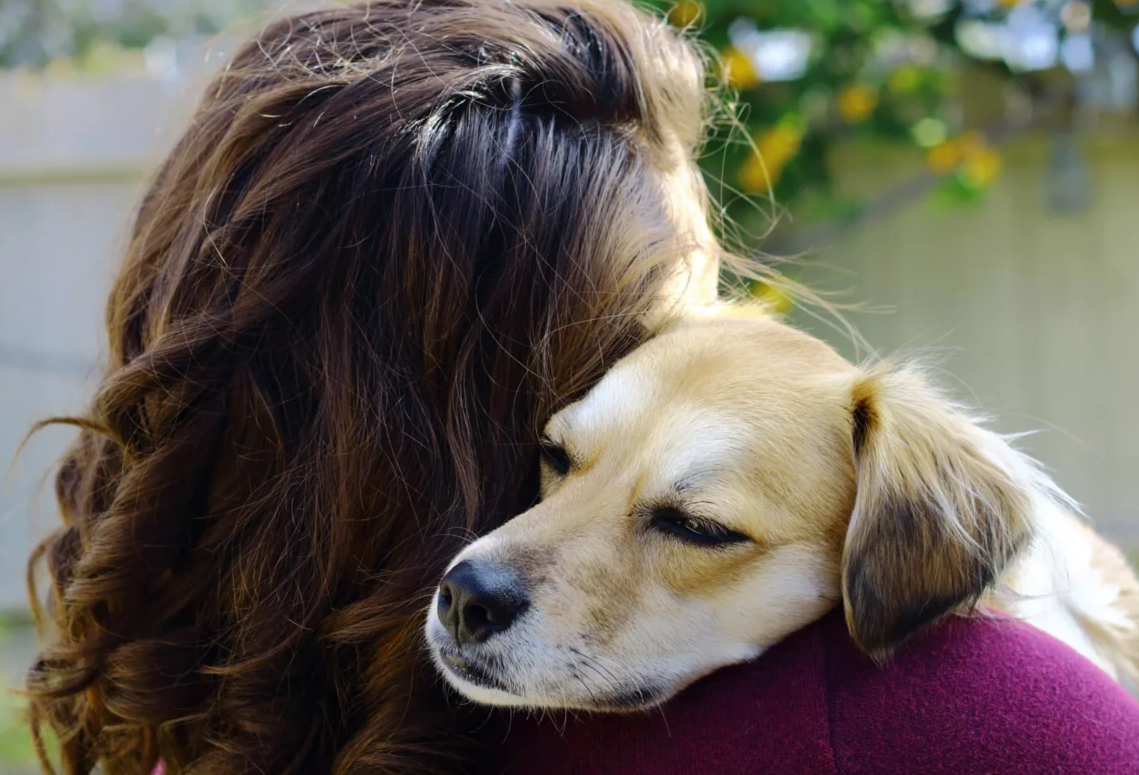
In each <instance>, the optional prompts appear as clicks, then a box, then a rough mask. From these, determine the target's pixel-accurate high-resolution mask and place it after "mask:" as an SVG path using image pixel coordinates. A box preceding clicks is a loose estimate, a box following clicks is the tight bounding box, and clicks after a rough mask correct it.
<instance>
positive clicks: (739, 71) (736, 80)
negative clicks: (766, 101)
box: [720, 46, 759, 91]
mask: <svg viewBox="0 0 1139 775" xmlns="http://www.w3.org/2000/svg"><path fill="white" fill-rule="evenodd" d="M720 66H721V67H722V68H723V76H724V80H725V81H726V82H727V83H728V85H729V86H731V87H732V88H733V89H738V90H739V91H747V90H748V89H751V88H753V87H755V86H757V85H758V84H759V73H758V72H756V69H755V65H754V64H752V61H751V59H749V58H748V56H747V54H745V53H744V52H742V51H740V50H739V49H738V48H736V47H735V46H728V47H727V48H726V49H724V51H723V53H722V55H721V57H720Z"/></svg>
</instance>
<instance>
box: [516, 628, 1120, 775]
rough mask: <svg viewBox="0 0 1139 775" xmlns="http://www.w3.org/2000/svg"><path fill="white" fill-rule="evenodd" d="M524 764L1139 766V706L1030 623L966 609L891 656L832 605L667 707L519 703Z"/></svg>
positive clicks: (628, 771) (727, 769)
mask: <svg viewBox="0 0 1139 775" xmlns="http://www.w3.org/2000/svg"><path fill="white" fill-rule="evenodd" d="M504 750H505V752H506V755H507V761H508V762H510V763H511V764H510V766H509V767H508V769H507V771H508V772H511V773H516V774H517V775H532V774H533V773H541V774H542V775H562V774H565V775H569V774H570V773H574V774H575V775H576V774H578V773H591V774H592V773H596V774H597V775H608V774H609V773H612V775H638V774H640V773H652V774H653V775H668V774H669V773H677V774H678V775H679V774H680V773H683V774H684V775H701V774H702V773H706V774H707V775H713V773H714V774H715V775H744V773H747V775H824V774H825V775H848V773H865V774H866V775H927V774H928V775H982V774H984V775H990V774H991V775H1045V774H1047V775H1058V774H1061V773H1062V774H1063V775H1069V774H1072V775H1139V703H1136V701H1135V700H1134V699H1132V698H1131V697H1130V695H1128V694H1127V693H1126V692H1124V691H1123V690H1122V689H1121V688H1119V687H1118V686H1117V685H1116V684H1115V683H1113V682H1112V681H1111V680H1110V679H1109V678H1107V676H1105V675H1104V674H1103V673H1101V672H1100V671H1099V669H1098V668H1096V667H1095V666H1093V665H1092V664H1090V663H1089V662H1086V661H1085V660H1084V659H1082V658H1081V657H1080V656H1078V655H1077V654H1076V653H1075V652H1074V651H1072V650H1070V649H1069V648H1068V647H1067V646H1065V645H1063V644H1062V643H1060V642H1059V641H1056V640H1054V639H1053V638H1051V637H1049V636H1048V635H1045V634H1044V633H1043V632H1040V631H1039V630H1036V629H1034V628H1032V627H1029V626H1027V625H1024V624H1020V623H1017V622H1012V621H1007V620H1002V621H991V620H972V621H966V620H955V621H951V622H947V623H945V624H943V625H941V626H939V627H936V628H934V629H932V630H930V631H929V632H927V633H925V634H924V635H922V636H920V637H918V638H917V639H915V640H914V641H911V642H909V643H908V644H906V646H904V647H903V648H902V649H901V651H900V652H899V653H898V654H897V656H896V657H894V658H893V659H892V660H890V661H889V662H887V663H886V664H884V665H876V664H874V663H873V662H871V661H869V660H868V659H866V658H865V657H864V656H862V655H861V654H860V653H859V652H858V651H857V650H856V649H855V647H854V645H853V643H852V642H851V640H850V637H849V635H848V634H847V632H846V627H845V625H844V623H843V619H842V615H841V613H839V612H835V613H832V614H830V615H828V616H827V617H826V618H824V619H823V620H822V621H820V622H817V623H816V624H814V625H811V626H810V627H807V628H806V629H804V630H802V631H800V632H798V633H795V634H794V635H792V636H791V637H789V638H788V639H787V640H785V641H784V642H782V643H780V644H779V645H777V646H775V647H774V648H772V649H771V650H769V651H768V652H767V653H766V654H764V656H763V657H761V658H760V659H759V660H757V661H755V662H753V663H751V664H747V665H741V666H737V667H732V668H728V669H725V670H721V671H720V672H718V673H716V674H714V675H712V676H711V677H709V678H707V679H705V680H703V681H701V682H699V683H697V684H696V685H695V686H693V687H691V688H690V689H688V690H686V691H685V692H684V693H682V694H681V696H679V697H677V698H676V699H675V700H673V701H672V702H670V703H668V704H667V705H665V706H664V708H663V709H660V710H655V711H652V712H648V713H642V714H636V715H625V716H616V715H601V716H586V715H581V716H579V717H577V718H574V717H573V716H568V717H567V715H566V714H558V713H555V714H553V718H550V717H549V716H547V718H546V719H545V720H544V721H541V722H539V721H537V720H535V719H526V718H524V717H523V716H522V715H519V716H518V717H517V718H515V719H514V720H513V724H512V726H511V731H510V733H509V735H508V737H507V739H506V744H505V749H504Z"/></svg>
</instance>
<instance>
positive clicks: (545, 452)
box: [538, 435, 574, 476]
mask: <svg viewBox="0 0 1139 775" xmlns="http://www.w3.org/2000/svg"><path fill="white" fill-rule="evenodd" d="M538 449H539V451H540V452H541V454H542V460H543V462H545V464H546V465H547V466H549V467H550V468H551V469H552V470H553V471H554V473H556V474H557V475H558V476H565V475H566V474H568V473H569V472H570V469H572V468H573V464H574V457H573V455H572V454H571V453H570V451H569V450H568V449H567V448H566V446H565V445H564V444H561V443H559V442H556V441H554V440H553V439H551V438H550V437H549V436H546V435H543V436H542V438H541V439H539V440H538Z"/></svg>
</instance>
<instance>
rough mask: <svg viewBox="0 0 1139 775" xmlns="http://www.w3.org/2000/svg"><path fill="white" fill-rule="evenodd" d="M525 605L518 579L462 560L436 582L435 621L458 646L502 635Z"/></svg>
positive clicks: (500, 570) (512, 575) (491, 568)
mask: <svg viewBox="0 0 1139 775" xmlns="http://www.w3.org/2000/svg"><path fill="white" fill-rule="evenodd" d="M527 605H529V601H528V600H527V599H526V593H525V592H524V591H523V590H522V584H521V582H520V581H519V579H518V577H517V576H516V575H515V574H514V573H513V572H512V571H510V570H508V569H506V568H502V567H498V566H496V565H490V564H486V563H480V562H478V561H475V560H463V561H462V562H460V563H459V564H458V565H456V566H455V567H454V568H451V570H449V571H447V575H446V576H444V577H443V580H442V581H441V582H439V609H438V613H439V621H441V622H442V623H443V626H444V627H446V628H447V629H448V630H450V631H451V632H452V633H453V634H454V636H455V640H457V641H458V642H459V643H460V644H462V643H482V642H483V641H484V640H486V639H487V638H489V637H490V636H491V635H494V634H495V633H496V632H502V631H503V630H505V629H506V628H507V627H509V626H510V625H511V624H512V623H513V622H514V620H515V619H517V618H518V615H519V614H520V613H522V612H523V611H524V610H526V606H527Z"/></svg>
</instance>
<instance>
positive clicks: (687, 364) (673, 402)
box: [550, 319, 851, 448]
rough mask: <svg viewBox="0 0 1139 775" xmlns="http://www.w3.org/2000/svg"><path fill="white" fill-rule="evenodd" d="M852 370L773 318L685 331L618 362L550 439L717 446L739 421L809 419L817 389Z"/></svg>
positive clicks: (559, 421)
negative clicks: (651, 439)
mask: <svg viewBox="0 0 1139 775" xmlns="http://www.w3.org/2000/svg"><path fill="white" fill-rule="evenodd" d="M850 368H851V367H850V364H848V363H847V362H846V361H844V360H843V359H842V358H841V357H840V356H839V355H838V354H837V353H835V352H834V350H833V349H831V348H830V347H829V346H828V345H826V344H824V343H823V342H821V341H819V340H818V339H815V338H813V337H811V336H808V335H806V334H803V333H801V332H799V331H796V330H794V329H791V328H789V327H788V326H785V325H783V324H781V323H778V322H776V321H773V320H770V319H765V320H722V321H698V322H693V323H686V324H682V325H681V326H678V327H677V328H676V329H674V330H672V331H670V332H669V333H667V334H664V335H662V336H660V337H658V338H656V339H654V340H652V341H650V342H649V343H647V344H646V345H644V346H642V347H641V348H639V349H638V350H636V351H635V352H634V353H633V354H632V355H630V356H628V357H627V358H625V359H624V360H622V361H621V362H620V363H619V364H617V365H616V366H615V367H614V368H613V369H612V370H611V371H610V372H609V373H608V374H607V375H606V376H605V377H604V378H603V379H602V380H601V382H600V383H598V385H597V386H596V387H595V388H594V389H593V390H592V391H590V393H589V394H587V395H586V396H585V398H583V399H582V400H581V401H579V402H578V403H576V404H574V405H572V406H570V407H567V408H566V409H565V410H563V411H562V412H561V413H560V414H559V415H557V416H555V418H554V419H553V421H551V423H550V432H551V434H552V435H554V436H563V437H564V436H571V437H573V438H575V439H581V440H583V441H589V440H592V439H594V438H597V437H604V438H605V439H606V440H607V441H609V442H610V443H612V442H618V441H619V440H620V439H621V438H625V439H626V440H628V441H633V440H634V439H635V440H637V442H640V443H644V441H645V440H646V436H647V435H649V434H651V435H652V436H653V437H655V438H656V439H658V440H659V441H660V442H663V443H665V444H667V445H668V446H672V447H674V448H675V445H672V444H668V442H669V441H670V440H671V441H681V440H683V441H684V445H683V446H692V445H693V444H695V445H696V446H700V445H699V441H700V439H702V438H707V439H719V440H720V443H721V448H722V445H723V444H724V443H730V442H731V440H732V439H733V438H736V437H737V436H739V435H740V434H741V425H742V423H741V421H743V420H745V418H746V420H748V421H753V422H754V421H755V420H757V419H761V418H762V417H763V416H765V415H766V416H779V415H782V416H783V417H784V418H786V417H787V416H788V415H789V414H798V413H801V412H804V411H809V410H808V407H809V406H810V405H811V404H812V403H817V401H816V399H815V398H814V397H813V396H817V394H818V391H817V390H816V388H818V387H819V386H820V385H823V384H826V383H827V382H828V381H831V380H832V379H833V378H834V377H835V376H836V375H843V374H846V373H847V372H848V371H849V370H850ZM840 381H841V380H840ZM799 419H801V420H805V419H806V418H805V417H803V416H802V415H801V414H799Z"/></svg>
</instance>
